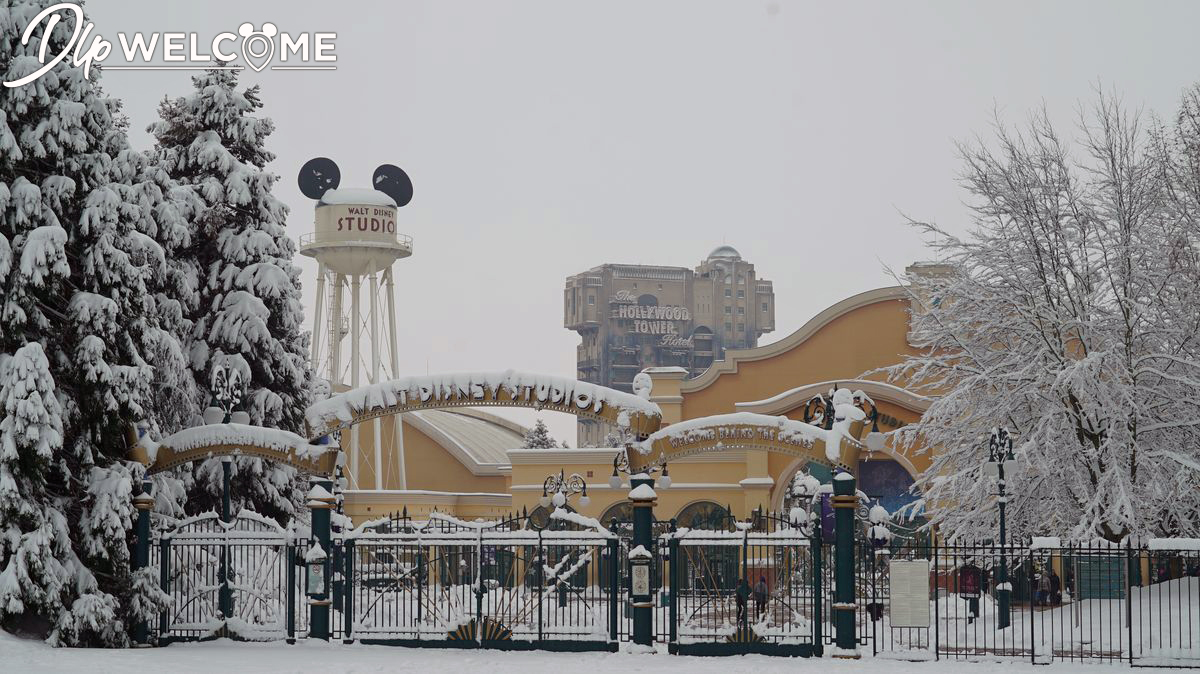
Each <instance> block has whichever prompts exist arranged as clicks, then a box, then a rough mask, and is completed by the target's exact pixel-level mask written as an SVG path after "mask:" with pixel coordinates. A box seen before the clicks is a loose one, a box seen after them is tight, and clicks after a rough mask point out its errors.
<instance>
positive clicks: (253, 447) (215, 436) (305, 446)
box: [127, 424, 338, 476]
mask: <svg viewBox="0 0 1200 674" xmlns="http://www.w3.org/2000/svg"><path fill="white" fill-rule="evenodd" d="M140 435H141V431H139V430H138V429H137V428H135V427H130V429H129V437H128V439H127V442H128V445H129V447H128V450H127V455H128V458H129V459H130V460H132V461H137V462H138V463H140V464H142V465H143V466H145V467H146V474H147V475H153V474H154V473H160V472H162V471H164V470H169V469H171V468H174V467H176V466H181V465H183V464H185V463H188V462H189V461H197V460H201V459H207V458H210V457H214V456H253V457H257V458H260V459H268V460H270V461H275V462H277V463H282V464H286V465H288V466H292V467H294V468H296V469H298V470H300V471H302V472H305V473H309V474H312V475H323V476H332V475H333V472H334V469H335V468H336V466H337V451H338V448H337V447H336V446H334V445H331V444H313V443H310V442H309V441H308V440H306V439H304V438H302V437H300V436H299V435H296V434H295V433H289V432H288V431H281V430H279V429H275V428H262V427H260V426H246V425H243V424H209V425H205V426H194V427H192V428H185V429H183V430H182V431H179V432H178V433H173V434H171V435H169V436H167V437H165V438H163V439H162V440H160V441H158V442H155V441H153V440H151V439H150V438H148V437H145V436H141V437H139V436H140Z"/></svg>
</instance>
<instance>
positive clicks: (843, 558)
mask: <svg viewBox="0 0 1200 674" xmlns="http://www.w3.org/2000/svg"><path fill="white" fill-rule="evenodd" d="M857 507H858V497H857V495H856V492H855V488H854V476H853V475H851V474H850V473H838V474H837V476H835V477H834V478H833V509H834V545H835V549H834V564H833V575H834V591H833V592H834V594H833V598H834V603H833V626H834V630H835V634H836V639H835V643H836V644H837V648H838V650H837V652H836V653H835V654H834V657H838V658H858V657H860V656H859V653H858V638H857V637H856V636H855V634H854V630H855V627H856V626H855V621H854V617H855V616H854V613H855V605H856V604H855V598H854V515H855V511H856V509H857Z"/></svg>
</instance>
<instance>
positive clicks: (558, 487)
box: [538, 470, 592, 508]
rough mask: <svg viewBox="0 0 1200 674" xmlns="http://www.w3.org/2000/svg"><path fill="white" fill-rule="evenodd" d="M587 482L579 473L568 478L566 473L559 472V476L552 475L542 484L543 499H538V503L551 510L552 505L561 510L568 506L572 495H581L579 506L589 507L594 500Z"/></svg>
mask: <svg viewBox="0 0 1200 674" xmlns="http://www.w3.org/2000/svg"><path fill="white" fill-rule="evenodd" d="M587 488H588V486H587V481H586V480H584V479H583V476H582V475H580V474H579V473H571V475H570V477H568V476H567V475H566V474H565V473H564V471H561V470H560V471H558V475H551V476H549V477H547V478H546V479H545V481H543V482H542V498H540V499H538V503H540V504H541V505H542V507H543V508H549V507H550V506H551V504H553V505H554V507H555V508H561V507H563V506H565V505H566V504H567V499H568V498H570V496H571V495H572V494H579V505H581V506H587V504H588V503H591V501H592V499H591V498H589V497H588V493H587Z"/></svg>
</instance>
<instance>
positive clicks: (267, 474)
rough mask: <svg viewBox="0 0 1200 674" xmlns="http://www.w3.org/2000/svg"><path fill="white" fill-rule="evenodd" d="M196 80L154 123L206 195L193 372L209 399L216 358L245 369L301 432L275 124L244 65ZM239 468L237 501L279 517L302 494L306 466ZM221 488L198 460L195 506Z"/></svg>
mask: <svg viewBox="0 0 1200 674" xmlns="http://www.w3.org/2000/svg"><path fill="white" fill-rule="evenodd" d="M192 82H193V85H194V91H192V92H191V93H190V94H189V95H187V96H185V97H181V98H177V99H167V100H164V101H163V102H162V104H161V105H160V107H159V115H160V117H161V120H160V121H159V122H157V123H156V124H154V125H153V126H151V127H150V131H151V132H152V133H153V134H154V135H155V138H156V139H157V148H156V152H155V155H156V158H157V160H158V163H159V165H160V166H161V167H162V168H163V169H164V170H165V171H166V173H167V174H168V175H169V176H170V177H171V179H173V180H175V181H176V182H178V183H179V184H180V185H182V186H185V187H187V188H189V189H190V190H192V191H193V193H194V194H195V195H196V197H197V198H198V200H199V202H200V204H199V206H198V207H197V209H196V212H195V214H194V215H193V217H192V218H191V230H190V232H189V240H188V241H187V242H186V243H185V244H183V245H182V247H181V251H180V257H181V259H182V260H183V262H181V263H180V265H179V269H178V273H179V276H180V277H181V279H183V281H184V282H185V283H186V282H187V280H188V279H189V274H193V275H194V278H195V286H196V302H195V303H194V304H192V305H190V306H188V307H186V309H187V312H188V314H187V316H186V318H187V319H188V321H189V322H190V324H191V334H190V339H189V341H188V344H187V349H188V358H189V362H190V367H191V371H192V375H193V378H194V381H195V382H196V386H197V388H198V389H199V390H200V391H202V392H203V396H204V397H205V398H210V397H211V394H212V392H211V391H209V390H208V389H209V381H210V376H211V373H212V371H213V368H214V366H215V365H216V364H218V363H225V364H226V365H228V366H229V367H233V368H236V369H238V370H240V371H241V373H242V375H243V381H246V382H248V390H247V392H246V396H245V400H244V403H245V405H244V406H245V407H246V409H247V411H248V412H249V413H250V417H251V420H252V422H253V423H256V424H261V425H264V426H272V427H279V428H284V429H287V430H292V431H302V430H303V428H302V426H303V413H304V408H305V406H306V405H307V403H308V395H309V394H308V391H309V383H310V382H309V379H310V375H309V372H308V367H307V358H306V353H307V349H308V335H307V333H306V332H304V331H303V329H302V323H303V309H302V306H301V303H300V280H299V271H298V270H297V268H296V267H295V266H293V264H292V258H293V257H294V255H295V247H294V245H293V244H292V242H291V240H290V239H289V238H288V236H287V233H286V231H285V229H284V220H285V218H286V216H287V209H286V207H285V206H284V205H283V204H282V203H281V202H280V201H279V200H277V199H276V198H275V197H274V196H273V195H272V194H271V188H272V186H273V185H274V183H275V181H276V179H277V176H275V175H274V174H272V173H271V172H269V171H267V170H266V168H265V167H266V165H267V163H268V162H270V161H271V160H272V159H273V158H274V155H273V154H272V153H271V152H269V151H268V150H267V149H266V148H265V146H264V143H265V141H266V138H267V136H268V135H270V133H271V131H272V130H273V129H274V124H273V123H272V122H271V120H270V119H268V118H263V117H257V116H255V113H256V112H257V111H259V110H260V109H261V108H262V106H263V104H262V101H261V100H260V98H259V88H258V87H257V86H253V87H249V88H244V89H239V88H238V82H237V73H236V71H232V70H219V69H212V70H208V71H206V72H205V73H204V74H203V75H199V76H197V77H194V78H193V80H192ZM205 404H207V400H205ZM234 471H235V474H234V478H233V496H234V501H235V506H234V507H235V510H236V509H240V508H241V507H250V508H251V509H253V510H256V511H258V512H260V513H263V514H265V515H268V516H271V517H275V518H277V519H286V518H288V517H290V516H291V515H292V514H294V513H295V510H296V505H297V504H298V503H299V499H301V498H302V496H303V490H302V489H297V488H295V487H296V486H297V484H296V479H297V476H296V472H295V470H293V469H291V468H288V467H286V466H281V465H274V464H271V463H269V462H266V461H264V460H261V459H255V458H248V457H246V458H240V459H238V460H237V461H236V462H235V466H234ZM220 494H221V465H220V462H219V461H216V460H209V461H205V462H201V463H199V464H198V465H197V466H196V467H195V483H194V487H193V488H192V489H191V491H190V496H189V499H188V508H189V510H191V511H193V512H195V511H201V510H207V509H210V508H212V507H214V506H216V504H218V503H219V500H220Z"/></svg>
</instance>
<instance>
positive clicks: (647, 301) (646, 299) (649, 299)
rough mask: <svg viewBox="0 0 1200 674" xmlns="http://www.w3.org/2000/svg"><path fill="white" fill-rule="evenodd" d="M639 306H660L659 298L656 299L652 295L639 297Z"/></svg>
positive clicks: (647, 294)
mask: <svg viewBox="0 0 1200 674" xmlns="http://www.w3.org/2000/svg"><path fill="white" fill-rule="evenodd" d="M638 306H642V307H657V306H658V298H657V297H655V296H654V295H651V294H650V293H646V294H645V295H638Z"/></svg>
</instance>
